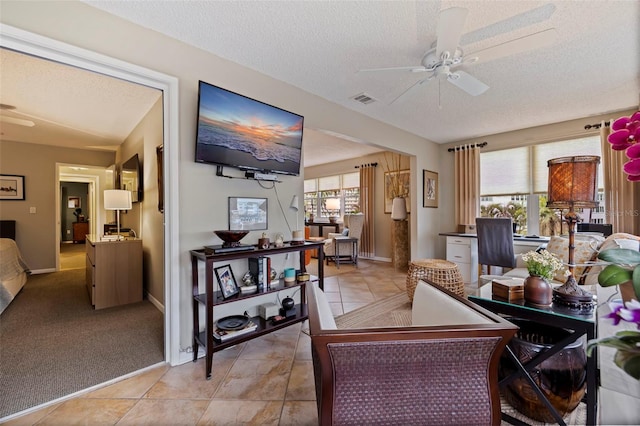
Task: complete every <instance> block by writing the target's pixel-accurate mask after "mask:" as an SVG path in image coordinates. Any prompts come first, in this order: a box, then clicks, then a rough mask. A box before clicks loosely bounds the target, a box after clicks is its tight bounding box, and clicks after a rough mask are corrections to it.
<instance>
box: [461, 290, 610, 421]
mask: <svg viewBox="0 0 640 426" xmlns="http://www.w3.org/2000/svg"><path fill="white" fill-rule="evenodd" d="M469 300H470V301H472V302H475V303H477V304H478V305H480V306H482V307H483V308H486V309H488V310H489V311H491V312H494V313H497V314H502V315H509V316H512V317H517V318H522V319H526V320H530V321H533V322H536V323H540V324H545V325H549V326H552V327H559V328H563V329H565V330H569V331H571V332H572V333H571V335H570V336H568V337H567V338H564V339H562V340H560V341H559V342H558V343H556V344H555V345H554V346H552V347H551V348H549V349H548V350H546V351H543V352H541V353H540V354H539V355H537V356H535V357H534V358H533V359H532V360H531V361H529V362H528V363H526V364H524V365H523V364H522V363H521V362H520V361H519V359H518V358H517V356H515V354H514V353H513V352H512V351H511V350H510V349H509V347H507V348H506V349H505V353H507V354H508V355H509V357H510V358H511V360H512V361H513V362H514V364H515V365H516V367H517V369H518V370H519V371H516V372H515V373H514V374H513V375H512V376H509V377H506V378H504V379H502V380H501V381H500V386H503V385H505V384H506V383H508V382H510V381H511V380H513V379H514V378H516V377H517V376H523V377H525V378H526V379H527V381H528V382H529V384H530V385H531V388H532V389H533V391H534V392H535V393H536V395H537V396H538V398H539V399H540V400H541V401H542V402H543V403H544V404H545V406H546V407H547V408H548V409H549V411H550V412H551V414H552V415H553V416H554V418H555V419H556V421H557V422H558V424H561V425H564V424H565V423H564V421H563V419H562V417H561V416H560V415H559V414H558V412H557V411H556V410H555V409H554V408H553V406H552V405H551V403H550V402H549V401H548V399H547V398H546V397H545V396H544V394H543V393H542V391H540V389H538V387H537V386H536V385H535V382H534V381H533V379H532V378H531V376H530V375H529V373H530V372H531V371H533V370H535V368H536V367H537V366H538V365H539V364H540V363H542V362H543V361H545V360H547V359H548V358H550V357H551V356H553V355H555V354H556V353H558V352H560V351H561V350H562V349H564V347H565V346H567V345H569V344H571V343H573V342H575V341H576V340H578V338H580V337H581V336H586V337H587V339H594V338H595V337H596V334H597V329H596V323H597V321H596V309H595V308H594V309H593V310H592V311H591V312H588V313H579V312H578V311H576V310H571V309H569V308H566V307H563V306H556V305H555V304H553V305H551V306H548V307H540V306H535V305H530V304H528V303H525V302H524V300H515V301H511V302H509V301H506V300H504V299H501V298H498V297H494V296H493V294H492V286H491V283H489V284H486V285H484V286H482V287H481V288H480V289H478V292H477V294H476V295H469ZM596 352H597V351H594V352H593V354H592V355H591V356H590V357H587V368H586V375H587V393H586V406H587V424H588V425H595V424H596V411H597V403H598V382H599V380H598V375H599V374H598V362H597V356H596ZM502 418H503V420H505V421H507V422H509V423H511V424H522V423H521V422H519V421H518V420H517V419H514V418H513V417H511V416H509V415H507V414H504V413H503V414H502Z"/></svg>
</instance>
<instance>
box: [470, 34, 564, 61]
mask: <svg viewBox="0 0 640 426" xmlns="http://www.w3.org/2000/svg"><path fill="white" fill-rule="evenodd" d="M555 40H556V30H555V28H549V29H548V30H544V31H540V32H537V33H533V34H530V35H528V36H524V37H520V38H516V39H514V40H510V41H507V42H504V43H501V44H497V45H495V46H492V47H487V48H486V49H482V50H478V51H476V52H473V53H470V54H468V55H465V56H470V57H472V56H476V57H478V60H477V62H488V61H493V60H494V59H498V58H502V57H504V56H509V55H514V54H516V53H521V52H526V51H529V50H534V49H539V48H541V47H544V46H549V45H550V44H553V42H555Z"/></svg>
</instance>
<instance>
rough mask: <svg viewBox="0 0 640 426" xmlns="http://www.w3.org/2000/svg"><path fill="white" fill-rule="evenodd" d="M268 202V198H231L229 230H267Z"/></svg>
mask: <svg viewBox="0 0 640 426" xmlns="http://www.w3.org/2000/svg"><path fill="white" fill-rule="evenodd" d="M267 201H268V200H267V199H266V198H249V197H229V230H230V231H258V230H265V229H267V227H268V226H267V212H268V203H267Z"/></svg>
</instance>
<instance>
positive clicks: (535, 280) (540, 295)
mask: <svg viewBox="0 0 640 426" xmlns="http://www.w3.org/2000/svg"><path fill="white" fill-rule="evenodd" d="M552 297H553V288H552V287H551V284H549V282H548V281H547V280H546V279H545V278H542V277H538V276H536V275H529V276H528V277H527V278H525V280H524V300H525V301H527V302H529V303H533V304H535V305H547V306H548V305H550V304H551V301H552Z"/></svg>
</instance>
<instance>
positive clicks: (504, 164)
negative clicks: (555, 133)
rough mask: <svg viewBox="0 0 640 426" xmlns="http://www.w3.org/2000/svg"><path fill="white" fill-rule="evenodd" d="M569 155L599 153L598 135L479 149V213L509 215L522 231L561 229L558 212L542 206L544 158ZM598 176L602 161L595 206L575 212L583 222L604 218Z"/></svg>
mask: <svg viewBox="0 0 640 426" xmlns="http://www.w3.org/2000/svg"><path fill="white" fill-rule="evenodd" d="M572 155H597V156H601V149H600V136H597V135H596V136H589V137H584V138H579V139H571V140H565V141H559V142H550V143H544V144H538V145H533V146H528V147H519V148H511V149H505V150H502V151H493V152H486V153H481V154H480V193H481V194H482V195H481V199H480V212H481V216H491V217H497V216H503V217H504V216H508V217H511V218H512V219H513V221H514V222H515V223H516V232H518V233H522V234H537V235H554V234H558V233H561V230H560V223H561V220H560V219H561V216H560V212H559V211H557V210H555V209H548V208H547V207H546V203H547V198H546V194H547V186H548V167H547V161H548V160H550V159H552V158H558V157H567V156H572ZM602 176H603V175H602V163H600V167H599V169H598V185H599V193H598V201H599V206H598V207H597V208H595V209H591V210H589V209H585V211H582V212H578V213H580V214H581V216H582V219H583V220H584V221H585V222H592V223H602V222H604V217H605V212H604V205H603V204H602V200H603V199H604V198H603V197H604V191H603V180H602ZM505 177H508V178H505ZM528 213H529V214H528ZM565 232H566V230H565Z"/></svg>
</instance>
